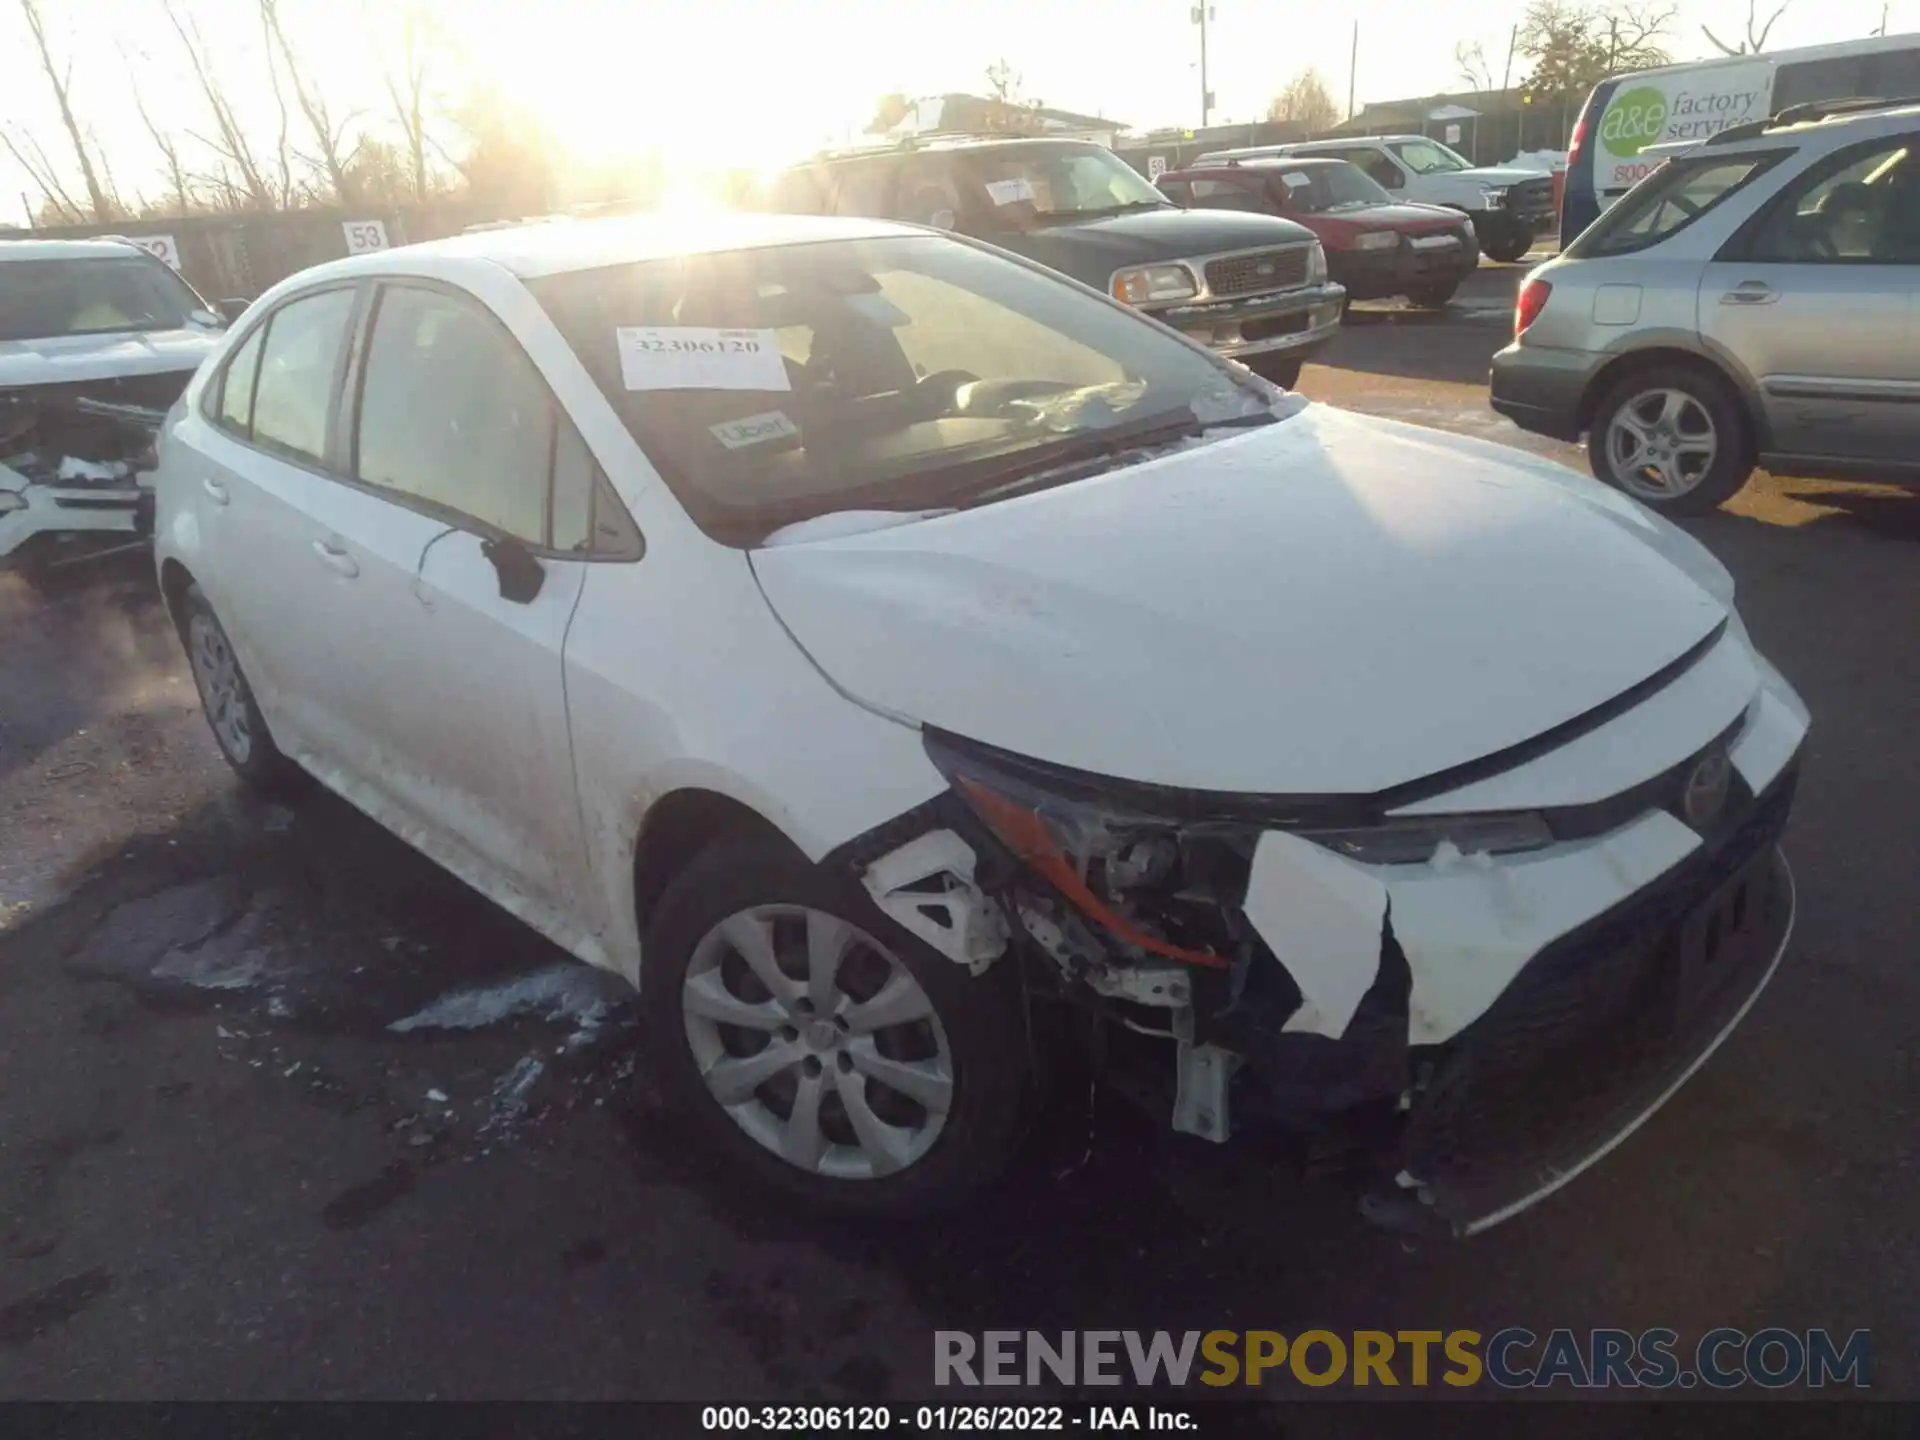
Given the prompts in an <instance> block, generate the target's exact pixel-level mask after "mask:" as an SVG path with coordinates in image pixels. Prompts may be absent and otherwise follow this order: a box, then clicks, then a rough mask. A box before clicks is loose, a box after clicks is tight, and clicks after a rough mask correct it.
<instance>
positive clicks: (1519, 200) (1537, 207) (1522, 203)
mask: <svg viewBox="0 0 1920 1440" xmlns="http://www.w3.org/2000/svg"><path fill="white" fill-rule="evenodd" d="M1507 208H1508V209H1510V210H1518V211H1520V212H1521V213H1523V214H1528V215H1531V214H1534V213H1536V212H1539V211H1543V210H1551V209H1552V208H1553V181H1552V180H1549V179H1545V178H1542V179H1538V180H1522V181H1520V182H1519V183H1518V184H1516V185H1512V186H1510V187H1508V190H1507Z"/></svg>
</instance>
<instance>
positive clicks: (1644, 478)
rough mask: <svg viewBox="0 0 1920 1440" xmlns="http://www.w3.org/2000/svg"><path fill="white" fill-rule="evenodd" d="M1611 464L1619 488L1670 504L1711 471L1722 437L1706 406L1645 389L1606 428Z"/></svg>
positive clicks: (1684, 395) (1682, 395) (1681, 393)
mask: <svg viewBox="0 0 1920 1440" xmlns="http://www.w3.org/2000/svg"><path fill="white" fill-rule="evenodd" d="M1606 445H1607V449H1606V454H1607V460H1608V463H1609V465H1610V466H1611V467H1612V470H1613V473H1614V475H1615V476H1616V477H1617V478H1618V480H1619V482H1620V484H1621V486H1622V487H1623V488H1624V489H1626V490H1627V491H1629V492H1630V493H1632V494H1634V495H1637V496H1639V497H1640V498H1641V499H1643V500H1651V501H1654V502H1655V503H1659V502H1662V501H1672V500H1675V499H1677V498H1679V497H1680V496H1682V495H1685V494H1688V493H1689V492H1690V491H1692V490H1694V489H1695V488H1696V487H1697V486H1698V485H1699V484H1700V482H1701V481H1702V480H1704V479H1705V478H1706V477H1707V473H1708V472H1709V471H1710V470H1712V469H1713V462H1714V458H1715V457H1716V456H1717V455H1718V454H1719V452H1720V436H1719V433H1718V432H1717V431H1716V429H1715V428H1714V423H1713V417H1712V416H1711V415H1710V414H1708V413H1707V408H1706V406H1705V405H1703V404H1701V402H1700V400H1699V399H1698V398H1697V397H1696V396H1694V395H1692V394H1690V393H1688V392H1687V391H1685V390H1677V389H1671V388H1663V389H1655V390H1643V391H1641V392H1640V393H1639V394H1637V395H1635V396H1634V397H1633V398H1632V399H1631V400H1629V401H1627V403H1626V404H1624V405H1622V406H1621V407H1620V408H1619V409H1618V410H1616V411H1615V412H1614V414H1613V418H1612V420H1611V421H1609V422H1608V425H1607V441H1606Z"/></svg>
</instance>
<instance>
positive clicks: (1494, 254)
mask: <svg viewBox="0 0 1920 1440" xmlns="http://www.w3.org/2000/svg"><path fill="white" fill-rule="evenodd" d="M1478 229H1479V233H1480V251H1481V253H1482V254H1483V255H1485V256H1486V257H1487V258H1488V259H1489V260H1497V261H1499V262H1500V263H1501V264H1502V265H1511V264H1513V263H1514V262H1515V261H1516V260H1522V259H1525V258H1526V254H1527V251H1529V250H1531V249H1532V248H1533V232H1532V231H1530V230H1528V229H1527V227H1526V226H1525V225H1522V224H1521V223H1520V222H1519V221H1517V220H1489V221H1486V222H1483V223H1482V224H1481V225H1480V226H1479V227H1478Z"/></svg>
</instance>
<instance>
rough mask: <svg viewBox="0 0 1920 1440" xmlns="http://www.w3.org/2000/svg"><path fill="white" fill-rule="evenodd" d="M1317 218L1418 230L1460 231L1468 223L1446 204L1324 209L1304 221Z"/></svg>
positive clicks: (1335, 223) (1334, 223)
mask: <svg viewBox="0 0 1920 1440" xmlns="http://www.w3.org/2000/svg"><path fill="white" fill-rule="evenodd" d="M1315 221H1324V222H1326V223H1327V224H1328V225H1351V226H1369V227H1374V228H1377V227H1379V226H1382V225H1390V226H1393V227H1394V228H1396V229H1398V228H1400V227H1402V226H1405V227H1407V228H1410V229H1419V230H1457V229H1459V227H1460V226H1461V225H1462V224H1463V223H1465V221H1466V217H1465V216H1464V215H1462V214H1461V213H1460V212H1459V211H1458V210H1449V209H1448V208H1447V207H1446V206H1444V205H1403V204H1397V203H1396V204H1392V205H1356V206H1354V207H1353V209H1351V210H1323V211H1321V212H1320V213H1318V214H1316V215H1311V216H1307V217H1304V218H1303V220H1302V222H1301V223H1303V224H1306V225H1312V224H1313V223H1314V222H1315Z"/></svg>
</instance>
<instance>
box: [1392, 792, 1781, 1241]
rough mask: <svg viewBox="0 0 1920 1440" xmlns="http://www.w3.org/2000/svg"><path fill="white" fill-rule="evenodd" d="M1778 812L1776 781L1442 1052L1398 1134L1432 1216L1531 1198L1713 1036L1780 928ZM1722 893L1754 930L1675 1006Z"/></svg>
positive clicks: (1459, 1216) (1558, 950)
mask: <svg viewBox="0 0 1920 1440" xmlns="http://www.w3.org/2000/svg"><path fill="white" fill-rule="evenodd" d="M1792 803H1793V777H1792V776H1791V774H1789V775H1788V776H1787V777H1785V778H1783V779H1782V780H1780V781H1777V782H1776V783H1775V784H1774V786H1773V787H1772V788H1771V789H1770V790H1769V791H1768V793H1767V794H1766V795H1765V796H1763V797H1762V798H1761V799H1760V800H1759V802H1758V803H1756V804H1754V805H1753V806H1752V808H1751V809H1750V810H1749V811H1748V812H1747V814H1746V817H1745V819H1744V821H1743V822H1742V823H1741V824H1740V825H1739V826H1738V827H1737V828H1734V829H1733V830H1731V831H1730V833H1728V834H1726V835H1725V836H1724V837H1722V838H1721V841H1720V843H1719V844H1718V845H1716V846H1713V847H1712V848H1711V850H1710V851H1709V853H1707V854H1705V855H1704V856H1702V855H1696V856H1695V857H1694V858H1693V859H1692V860H1690V861H1688V862H1684V863H1683V865H1682V866H1681V869H1680V872H1679V873H1677V874H1675V875H1673V876H1671V877H1669V878H1668V879H1667V880H1666V881H1662V882H1656V883H1655V884H1654V885H1653V886H1652V887H1649V889H1648V890H1646V891H1644V892H1642V893H1641V894H1640V895H1637V896H1635V897H1633V898H1632V899H1630V900H1628V901H1627V902H1625V903H1624V904H1622V905H1620V906H1618V907H1616V908H1615V909H1614V910H1613V911H1611V912H1609V913H1608V914H1607V915H1605V916H1602V917H1601V918H1600V919H1599V920H1598V921H1595V922H1593V923H1592V924H1590V925H1587V926H1585V927H1582V928H1581V929H1580V930H1577V931H1575V932H1574V933H1573V934H1572V935H1570V936H1567V937H1565V938H1564V939H1562V940H1560V941H1557V942H1555V943H1554V944H1553V945H1550V946H1548V947H1547V948H1546V949H1545V950H1543V951H1541V953H1540V954H1539V955H1537V956H1535V957H1534V959H1533V960H1532V961H1530V962H1529V963H1528V964H1527V966H1526V968H1525V969H1523V970H1522V971H1521V972H1520V974H1519V975H1518V976H1517V977H1516V978H1515V979H1514V982H1513V983H1512V984H1511V985H1510V986H1509V987H1508V988H1507V990H1506V991H1505V992H1504V993H1503V994H1502V995H1501V996H1500V998H1499V999H1498V1000H1497V1001H1496V1002H1495V1003H1494V1005H1493V1007H1492V1008H1491V1009H1489V1010H1488V1011H1487V1013H1486V1014H1485V1015H1483V1016H1481V1017H1480V1019H1479V1020H1477V1021H1475V1022H1474V1023H1473V1024H1472V1025H1471V1026H1469V1027H1468V1028H1467V1030H1466V1031H1465V1032H1463V1034H1462V1035H1461V1036H1460V1037H1459V1038H1458V1039H1457V1040H1455V1041H1454V1042H1452V1043H1451V1044H1450V1045H1448V1046H1446V1047H1443V1048H1442V1050H1441V1052H1440V1053H1439V1054H1438V1055H1437V1056H1436V1060H1437V1068H1436V1070H1435V1073H1434V1075H1433V1078H1432V1080H1431V1081H1430V1083H1429V1084H1428V1086H1427V1089H1426V1092H1425V1093H1424V1094H1423V1095H1422V1096H1421V1099H1420V1102H1419V1104H1418V1105H1416V1107H1415V1109H1414V1112H1413V1114H1412V1115H1411V1116H1410V1117H1409V1124H1408V1128H1407V1131H1406V1135H1405V1137H1404V1147H1405V1148H1404V1161H1405V1164H1406V1168H1407V1169H1408V1170H1410V1171H1411V1172H1412V1173H1413V1174H1415V1175H1418V1176H1419V1177H1420V1178H1421V1179H1422V1180H1423V1181H1425V1182H1427V1183H1428V1184H1429V1185H1430V1186H1431V1187H1432V1190H1433V1193H1434V1195H1435V1197H1436V1204H1437V1205H1438V1208H1439V1209H1440V1211H1441V1213H1442V1214H1444V1215H1446V1216H1447V1217H1448V1218H1449V1219H1451V1220H1453V1221H1455V1222H1456V1223H1460V1222H1463V1221H1468V1220H1471V1219H1473V1218H1476V1217H1477V1216H1480V1215H1484V1214H1488V1213H1490V1212H1492V1211H1495V1210H1497V1209H1499V1208H1501V1207H1502V1206H1504V1205H1505V1204H1507V1203H1510V1202H1511V1201H1513V1200H1516V1199H1519V1198H1520V1197H1522V1196H1524V1195H1526V1194H1529V1193H1532V1192H1533V1191H1535V1190H1537V1189H1539V1188H1540V1187H1541V1186H1542V1185H1543V1184H1545V1183H1547V1181H1549V1180H1551V1179H1552V1178H1553V1177H1554V1176H1555V1175H1557V1174H1560V1173H1563V1172H1564V1171H1565V1170H1566V1169H1568V1168H1570V1167H1571V1166H1573V1165H1575V1164H1577V1163H1578V1162H1579V1161H1580V1160H1581V1159H1583V1158H1584V1157H1585V1156H1587V1155H1589V1154H1591V1153H1592V1152H1593V1151H1594V1150H1595V1149H1596V1148H1597V1147H1598V1146H1600V1145H1601V1144H1603V1143H1605V1141H1606V1140H1607V1139H1609V1138H1610V1137H1611V1136H1612V1135H1615V1134H1617V1133H1618V1132H1619V1131H1620V1129H1621V1128H1623V1127H1624V1126H1625V1125H1627V1124H1628V1123H1630V1122H1631V1121H1632V1119H1633V1118H1634V1117H1635V1116H1636V1115H1638V1114H1639V1113H1641V1112H1642V1111H1643V1110H1644V1109H1645V1108H1646V1106H1648V1105H1649V1104H1651V1103H1652V1102H1653V1100H1654V1099H1655V1098H1656V1097H1657V1096H1658V1095H1659V1094H1660V1092H1661V1091H1662V1090H1663V1089H1665V1087H1666V1086H1667V1085H1669V1084H1671V1083H1672V1078H1673V1077H1674V1076H1675V1075H1677V1074H1679V1073H1681V1071H1683V1070H1684V1068H1685V1067H1686V1065H1688V1064H1689V1063H1691V1061H1692V1060H1693V1058H1694V1057H1695V1056H1696V1055H1698V1054H1699V1053H1700V1052H1701V1050H1702V1049H1703V1048H1704V1047H1705V1046H1706V1045H1707V1044H1708V1043H1709V1042H1710V1041H1711V1039H1712V1038H1713V1036H1714V1035H1717V1034H1718V1033H1719V1032H1720V1030H1721V1029H1722V1028H1723V1027H1724V1026H1725V1024H1726V1023H1727V1020H1728V1019H1729V1018H1730V1017H1731V1015H1732V1014H1733V1012H1734V1010H1735V1009H1736V1008H1737V1006H1738V1004H1739V1003H1740V1001H1741V999H1742V998H1744V997H1745V996H1746V995H1747V994H1749V993H1751V991H1752V988H1753V986H1754V985H1755V984H1757V983H1758V980H1759V977H1760V975H1761V973H1763V972H1764V969H1765V966H1766V964H1767V963H1768V962H1769V961H1770V959H1771V957H1772V953H1773V945H1774V944H1775V943H1777V936H1778V934H1779V932H1780V929H1781V927H1783V926H1784V923H1785V920H1784V912H1785V907H1786V905H1787V901H1788V895H1787V892H1786V890H1785V889H1784V888H1783V887H1782V886H1781V885H1780V883H1779V877H1778V876H1777V874H1776V873H1775V871H1774V869H1773V865H1774V863H1775V862H1774V861H1773V858H1772V855H1773V848H1774V845H1775V843H1776V841H1777V840H1778V839H1779V836H1780V832H1781V830H1782V829H1783V828H1784V827H1785V825H1786V821H1787V814H1788V811H1789V810H1790V808H1791V806H1792ZM1728 895H1731V896H1732V901H1733V904H1734V905H1735V907H1736V908H1737V909H1738V910H1739V911H1740V912H1742V913H1743V914H1744V915H1745V916H1746V917H1747V918H1750V919H1751V920H1752V921H1753V924H1752V926H1750V927H1749V928H1748V929H1747V930H1746V931H1744V932H1743V933H1744V935H1745V936H1746V937H1747V939H1746V940H1744V941H1743V942H1742V944H1741V946H1740V947H1739V948H1738V949H1737V950H1730V951H1729V952H1728V954H1727V956H1726V957H1725V959H1724V961H1723V963H1722V964H1721V965H1720V966H1719V967H1718V969H1717V970H1716V971H1715V972H1714V974H1713V976H1712V980H1713V987H1714V988H1713V989H1712V990H1711V991H1710V992H1708V993H1704V994H1701V993H1698V992H1696V993H1695V995H1694V996H1693V999H1692V1003H1689V1004H1686V1005H1685V1006H1683V1004H1682V997H1681V995H1680V989H1679V987H1680V985H1681V981H1682V975H1681V966H1680V964H1679V957H1680V950H1681V945H1682V943H1683V935H1684V933H1685V927H1686V924H1687V922H1688V920H1689V919H1690V918H1692V917H1694V916H1696V915H1697V914H1699V913H1700V912H1701V909H1702V907H1703V906H1706V905H1708V904H1709V902H1710V901H1711V902H1713V904H1714V905H1715V906H1716V907H1717V906H1718V905H1720V904H1721V903H1722V902H1723V900H1724V898H1725V897H1726V896H1728ZM1714 940H1715V941H1716V942H1717V940H1718V935H1717V933H1716V934H1715V936H1714Z"/></svg>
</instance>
